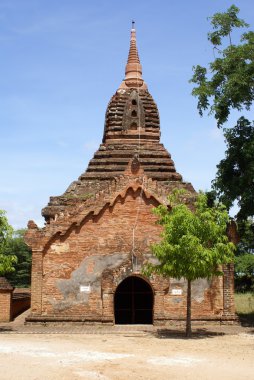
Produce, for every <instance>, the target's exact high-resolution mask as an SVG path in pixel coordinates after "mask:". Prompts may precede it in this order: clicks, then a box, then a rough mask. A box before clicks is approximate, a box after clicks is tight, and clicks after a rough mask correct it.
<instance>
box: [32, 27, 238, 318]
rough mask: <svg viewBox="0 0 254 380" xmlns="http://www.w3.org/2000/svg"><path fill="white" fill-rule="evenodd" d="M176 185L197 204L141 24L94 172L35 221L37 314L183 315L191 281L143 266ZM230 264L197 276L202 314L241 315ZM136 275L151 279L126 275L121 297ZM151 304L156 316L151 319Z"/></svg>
mask: <svg viewBox="0 0 254 380" xmlns="http://www.w3.org/2000/svg"><path fill="white" fill-rule="evenodd" d="M175 188H182V189H185V190H186V191H187V192H186V199H185V201H186V203H187V204H189V206H190V207H192V206H193V202H194V200H195V197H196V193H195V190H194V189H193V187H192V185H191V184H190V183H185V182H183V181H182V177H181V175H180V174H179V173H177V172H176V169H175V165H174V162H173V161H172V159H171V156H170V154H169V153H168V151H167V150H166V149H165V148H164V146H163V145H162V144H161V143H160V120H159V113H158V109H157V105H156V103H155V102H154V100H153V98H152V96H151V95H150V94H149V92H148V89H147V86H146V84H145V82H144V81H143V78H142V68H141V65H140V61H139V58H138V53H137V49H136V37H135V30H132V32H131V46H130V53H129V57H128V62H127V65H126V77H125V79H124V81H123V82H122V84H121V85H120V88H119V89H118V90H117V92H116V94H115V95H114V96H113V97H112V99H111V100H110V102H109V104H108V107H107V111H106V119H105V128H104V136H103V141H102V144H101V145H100V147H99V149H98V151H97V152H96V153H95V154H94V157H93V159H92V160H91V161H90V163H89V165H88V168H87V170H86V171H85V173H83V174H82V175H81V176H80V177H79V179H78V180H77V181H74V182H73V183H72V184H71V185H70V186H69V188H68V189H67V190H66V191H65V193H64V194H63V195H61V196H57V197H51V198H50V201H49V204H48V205H47V206H46V207H45V208H44V209H43V211H42V213H43V216H44V217H45V220H46V225H45V227H44V228H43V229H39V228H38V227H37V226H36V224H35V223H34V222H29V224H28V232H27V234H26V242H27V243H28V245H29V246H30V247H31V248H32V250H33V263H32V306H31V315H30V317H29V320H30V321H37V320H39V321H41V320H43V321H51V320H52V321H57V320H66V321H84V322H87V323H95V322H103V323H115V309H116V307H117V308H118V312H119V315H124V313H126V315H127V314H128V313H129V319H128V318H125V319H123V322H122V323H125V322H124V321H126V320H128V321H129V323H135V321H141V322H138V323H142V322H143V323H146V321H148V320H149V321H150V320H151V319H152V322H153V323H154V324H161V323H165V322H167V321H170V320H181V319H184V318H185V313H186V282H185V281H184V280H176V279H171V278H170V279H165V278H161V277H158V276H151V277H150V278H146V277H144V275H143V274H142V267H143V265H144V263H145V262H149V261H153V260H155V258H154V257H153V256H152V254H151V244H152V243H154V242H158V241H159V240H160V238H161V237H160V234H161V232H162V231H161V227H160V226H159V225H158V224H156V217H155V215H154V214H153V213H152V208H153V207H156V206H158V205H159V204H167V202H168V200H167V196H168V195H169V194H170V193H171V192H172V190H173V189H175ZM224 269H225V276H224V279H223V278H214V279H213V280H211V281H208V280H198V281H195V282H194V283H193V290H192V298H193V300H192V305H193V312H192V316H193V318H196V319H223V318H233V317H234V308H233V300H232V294H233V288H232V286H233V285H232V276H233V272H232V270H231V269H229V268H228V267H227V268H224ZM132 277H138V278H139V279H141V280H142V281H143V282H144V283H145V284H147V285H146V286H143V287H142V283H143V282H142V281H136V282H135V281H132V282H126V289H125V288H124V289H123V290H122V291H121V294H120V295H121V297H120V298H119V294H118V289H119V285H120V284H123V283H124V280H126V279H128V278H132ZM135 287H136V288H135ZM125 290H126V291H125ZM125 294H126V300H125V299H124V298H125ZM127 294H128V297H129V296H130V298H128V297H127ZM127 298H128V299H127ZM146 298H147V299H148V298H149V300H148V301H147V303H146V301H145V299H146ZM116 299H117V300H118V301H117V305H116ZM137 303H139V305H138V306H137ZM148 305H149V307H148ZM151 305H152V306H151ZM151 308H152V309H151ZM148 312H149V313H151V312H152V318H150V317H149V318H147V319H146V313H148ZM121 313H122V314H121ZM135 313H136V315H135ZM138 313H139V317H137V314H138ZM142 318H143V319H142Z"/></svg>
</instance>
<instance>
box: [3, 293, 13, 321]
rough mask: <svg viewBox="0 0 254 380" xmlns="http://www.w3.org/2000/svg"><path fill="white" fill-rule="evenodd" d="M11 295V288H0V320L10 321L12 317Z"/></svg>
mask: <svg viewBox="0 0 254 380" xmlns="http://www.w3.org/2000/svg"><path fill="white" fill-rule="evenodd" d="M11 297H12V290H2V289H0V322H10V321H11V319H12V308H11Z"/></svg>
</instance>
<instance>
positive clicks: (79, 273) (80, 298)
mask: <svg viewBox="0 0 254 380" xmlns="http://www.w3.org/2000/svg"><path fill="white" fill-rule="evenodd" d="M127 257H128V254H126V253H116V254H113V255H107V256H105V255H100V256H99V255H94V256H90V257H86V258H85V259H84V260H83V261H82V263H81V265H80V266H79V267H78V268H77V269H76V270H74V271H73V272H72V273H71V277H70V279H67V280H66V279H60V280H57V281H56V286H57V288H58V290H59V291H60V293H61V294H62V296H63V299H62V300H61V301H58V300H56V299H51V301H50V303H51V304H52V306H53V307H54V309H56V310H64V309H66V308H69V307H72V306H75V305H77V304H88V298H89V294H90V292H82V291H80V287H81V286H83V287H90V291H91V292H93V293H94V292H96V293H98V294H100V293H101V277H102V272H103V271H104V270H105V269H114V268H117V267H118V266H120V265H121V264H122V263H123V262H124V261H125V260H126V259H127Z"/></svg>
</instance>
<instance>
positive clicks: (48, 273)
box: [32, 189, 233, 323]
mask: <svg viewBox="0 0 254 380" xmlns="http://www.w3.org/2000/svg"><path fill="white" fill-rule="evenodd" d="M157 204H158V202H157V201H156V200H155V199H154V198H153V197H151V198H149V199H147V198H146V196H145V195H144V194H142V199H141V197H140V190H137V191H134V190H132V189H129V190H128V192H127V193H126V195H125V196H124V197H121V196H118V197H117V198H116V200H115V202H114V204H113V205H111V206H109V205H106V206H105V207H104V208H103V209H102V210H101V211H100V213H99V214H98V215H93V214H90V215H88V216H87V217H86V218H85V219H84V221H83V223H82V224H81V225H80V226H78V227H75V226H72V227H71V228H70V229H69V230H68V231H67V233H66V234H65V235H63V236H57V237H55V238H54V239H52V240H51V241H50V243H49V244H48V245H47V246H46V250H45V252H42V251H40V250H36V251H34V252H33V275H32V316H34V317H36V316H37V317H39V316H41V318H45V319H47V318H51V319H73V320H76V319H78V320H85V321H104V322H110V323H114V293H115V291H116V288H117V286H118V285H119V283H121V281H123V279H124V278H126V277H127V276H130V275H138V276H141V277H142V275H141V268H142V265H143V263H144V262H145V261H147V260H150V259H151V252H150V244H151V243H152V242H156V241H159V239H160V233H161V227H160V226H158V225H156V224H155V221H156V217H155V216H154V215H153V214H152V212H151V209H152V208H153V207H155V206H157ZM134 225H136V228H135V233H134V238H133V226H134ZM132 253H134V256H133V254H132ZM228 276H229V277H228V278H229V280H228V281H229V282H230V281H232V273H229V274H228ZM230 279H231V280H230ZM145 280H146V281H147V282H149V284H150V285H151V287H152V290H153V293H154V323H160V322H161V321H164V322H165V321H166V320H171V319H183V318H185V313H186V282H185V281H182V280H181V281H177V280H174V279H162V278H160V277H158V276H152V277H151V278H150V279H145ZM225 281H227V280H225V279H224V280H223V278H220V277H219V278H214V279H213V280H212V281H207V280H199V281H195V282H194V283H193V289H192V317H193V318H194V319H195V318H196V319H216V318H217V319H220V318H222V316H223V309H224V308H225V305H226V304H225V302H226V301H227V302H229V301H228V300H229V297H232V291H231V293H230V295H229V297H228V290H227V289H229V288H230V286H231V285H230V286H229V285H228V282H225ZM230 289H231V288H230ZM230 302H231V306H230V307H228V306H226V307H227V310H230V311H231V316H232V310H233V308H232V301H230ZM224 314H225V313H224ZM229 314H230V313H229Z"/></svg>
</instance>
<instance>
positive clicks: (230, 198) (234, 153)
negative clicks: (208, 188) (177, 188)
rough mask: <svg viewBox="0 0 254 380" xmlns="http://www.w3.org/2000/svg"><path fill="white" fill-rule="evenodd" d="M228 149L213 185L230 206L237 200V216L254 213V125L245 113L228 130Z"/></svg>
mask: <svg viewBox="0 0 254 380" xmlns="http://www.w3.org/2000/svg"><path fill="white" fill-rule="evenodd" d="M224 135H225V139H226V145H227V149H226V152H225V158H224V159H223V160H221V161H220V163H219V164H218V165H217V169H218V171H217V174H216V178H215V180H214V181H213V188H214V189H215V190H216V192H217V195H218V197H219V199H220V200H221V201H222V202H223V203H224V204H225V205H226V206H227V207H228V208H229V207H231V206H232V205H233V203H234V201H237V203H238V206H239V212H238V214H237V219H238V220H239V221H240V220H246V219H247V218H248V217H250V216H253V215H254V202H253V198H254V126H253V123H250V122H249V121H248V120H247V119H245V118H243V117H241V118H240V119H239V120H238V121H237V125H236V126H235V127H234V128H232V129H228V130H226V131H225V133H224Z"/></svg>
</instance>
